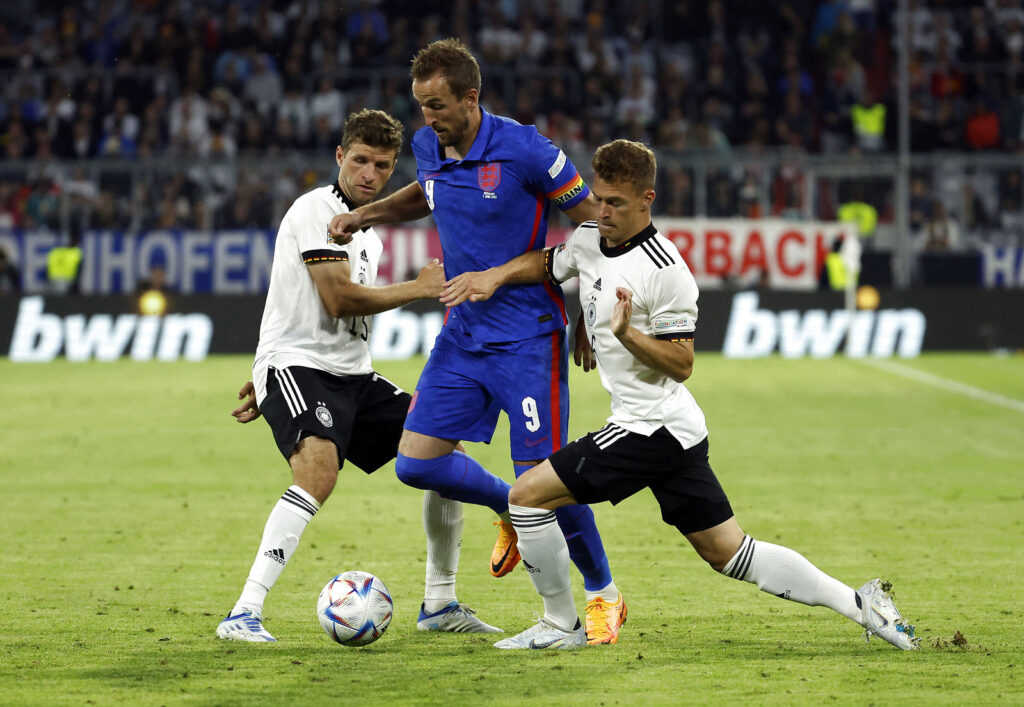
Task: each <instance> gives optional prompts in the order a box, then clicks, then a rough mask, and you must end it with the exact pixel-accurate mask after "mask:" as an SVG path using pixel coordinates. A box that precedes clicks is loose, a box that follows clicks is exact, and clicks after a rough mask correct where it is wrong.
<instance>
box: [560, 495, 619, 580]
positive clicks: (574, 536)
mask: <svg viewBox="0 0 1024 707" xmlns="http://www.w3.org/2000/svg"><path fill="white" fill-rule="evenodd" d="M555 518H557V519H558V527H560V528H561V529H562V534H563V535H565V542H566V544H568V545H569V557H570V559H572V561H573V564H575V565H576V569H578V570H579V571H580V574H582V575H583V586H584V587H585V588H586V589H587V591H590V592H596V591H597V590H599V589H603V588H604V587H607V586H608V585H609V584H610V583H611V581H612V571H611V569H609V567H608V556H607V555H606V554H605V553H604V544H602V542H601V534H600V533H598V532H597V524H596V523H595V522H594V511H592V510H590V506H562V507H561V508H558V509H555Z"/></svg>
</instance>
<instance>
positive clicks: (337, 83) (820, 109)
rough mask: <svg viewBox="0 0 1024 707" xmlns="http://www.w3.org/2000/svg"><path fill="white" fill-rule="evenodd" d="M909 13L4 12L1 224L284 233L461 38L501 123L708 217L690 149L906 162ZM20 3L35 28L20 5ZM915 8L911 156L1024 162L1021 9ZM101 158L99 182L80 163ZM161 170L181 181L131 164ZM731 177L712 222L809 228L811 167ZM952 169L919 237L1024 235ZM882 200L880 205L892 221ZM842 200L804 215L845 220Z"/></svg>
mask: <svg viewBox="0 0 1024 707" xmlns="http://www.w3.org/2000/svg"><path fill="white" fill-rule="evenodd" d="M895 4H896V3H895V2H894V0H780V1H779V2H763V1H761V0H704V1H699V2H683V1H670V0H661V1H654V0H637V1H636V2H631V3H619V2H611V1H609V0H564V1H562V2H557V3H555V2H549V1H548V0H522V1H518V2H517V1H515V0H453V1H449V2H433V1H430V0H415V1H414V0H388V1H386V2H380V1H378V2H374V1H373V0H349V1H346V2H337V1H334V0H331V1H326V2H318V1H316V0H282V1H272V0H263V1H262V2H257V1H255V0H253V1H246V0H237V1H234V2H216V1H215V2H204V3H198V2H192V1H191V0H170V1H168V2H160V3H158V2H154V1H153V0H134V1H133V0H86V1H85V2H82V3H77V4H69V3H59V2H53V1H48V0H40V1H39V2H27V3H24V2H23V3H20V5H19V3H14V4H11V5H8V6H7V8H6V9H4V10H0V76H2V77H3V81H2V84H3V89H2V91H0V228H3V227H19V226H20V227H32V226H36V225H47V226H50V227H56V226H57V225H58V221H59V218H60V216H61V214H60V209H59V208H58V200H59V197H60V196H62V195H63V196H65V197H67V198H68V200H69V202H70V204H71V211H72V213H73V214H80V215H81V218H82V219H83V220H84V221H85V223H84V225H85V226H87V227H91V228H139V229H142V228H154V227H214V228H236V227H246V226H259V227H272V226H276V224H277V222H278V220H279V218H280V216H281V214H282V213H283V209H284V208H285V207H286V206H287V205H288V204H289V203H291V201H292V199H294V197H295V196H296V194H298V193H300V192H301V191H304V190H305V189H308V188H309V187H311V186H313V185H314V184H316V183H317V181H318V179H320V178H321V175H320V174H319V172H318V170H319V169H320V167H319V166H314V165H313V164H312V158H310V157H309V156H308V155H310V154H317V155H322V154H324V150H325V148H326V149H328V150H329V149H330V148H331V147H332V146H333V145H335V144H336V143H337V142H338V136H339V131H340V128H341V125H342V122H343V120H344V117H345V116H346V114H347V113H348V112H349V111H351V110H353V109H357V108H359V107H363V106H372V107H380V108H383V109H386V110H387V111H389V112H390V113H392V114H393V115H395V116H396V117H398V118H399V119H400V120H402V121H403V122H404V123H405V124H406V127H407V135H411V133H412V131H413V130H414V129H415V128H416V127H418V126H419V125H420V124H422V123H421V117H420V114H419V111H418V109H417V107H416V105H415V103H414V101H412V98H411V96H410V95H409V91H408V86H407V84H408V80H407V70H408V65H409V61H410V58H411V57H412V56H413V54H414V53H415V51H416V50H417V49H418V48H419V47H422V46H424V45H426V44H427V43H429V42H430V41H432V40H434V39H437V38H440V37H443V36H450V35H453V36H457V37H459V38H461V39H462V40H463V41H464V42H466V43H467V44H468V45H469V46H471V47H473V48H474V50H475V51H476V52H477V54H478V56H479V57H480V59H481V66H482V68H483V71H484V83H485V85H486V86H488V87H489V89H488V91H487V92H486V93H485V94H484V95H483V96H482V102H483V103H484V105H485V107H487V108H488V109H489V110H491V111H492V112H495V113H499V114H504V115H510V116H512V117H514V118H516V119H517V120H519V121H520V122H522V123H533V124H536V125H537V126H538V128H539V129H540V130H541V132H542V133H543V134H545V135H547V136H548V137H550V138H551V139H552V140H553V141H554V142H555V143H556V144H559V145H562V146H565V147H566V148H567V149H569V150H579V151H581V152H584V151H589V150H592V149H593V148H594V147H595V146H597V145H599V144H601V143H603V142H606V141H607V140H609V139H611V138H615V137H626V138H629V139H634V140H640V141H643V142H645V143H647V144H649V145H651V146H652V147H653V148H655V149H656V150H657V151H658V152H659V154H660V155H667V156H669V157H672V156H677V157H679V158H680V159H677V160H673V159H663V160H662V162H663V163H664V164H665V165H666V167H665V168H664V169H663V170H662V173H661V175H660V184H659V186H660V190H661V194H662V195H663V196H662V198H660V199H659V202H660V209H661V211H662V213H666V214H669V215H674V216H690V215H694V213H695V211H696V210H698V209H697V200H696V196H695V184H694V182H695V178H694V173H693V171H692V170H691V169H689V168H688V167H687V166H686V165H687V163H686V158H687V156H690V157H692V156H694V155H704V156H715V155H724V154H734V155H747V156H750V155H753V156H757V155H760V154H765V153H768V152H773V151H774V152H775V153H779V152H782V153H785V154H787V155H790V156H792V155H808V154H809V155H814V154H824V155H833V154H844V155H845V154H851V153H852V154H871V153H883V152H891V151H892V150H894V149H895V147H896V123H897V121H896V110H895V104H894V100H895V83H894V78H893V77H894V72H893V67H894V66H895V65H896V51H895V48H894V42H895V33H896V12H895ZM26 5H27V6H28V7H29V8H30V9H31V12H27V13H26V12H18V11H17V10H18V7H19V6H26ZM910 5H911V8H912V9H911V17H910V27H911V46H912V56H911V70H910V84H911V85H910V89H911V102H910V110H911V135H912V147H913V149H914V150H915V151H918V152H928V153H931V152H934V151H967V152H974V153H980V152H991V153H1004V152H1006V151H1017V150H1020V149H1021V147H1022V145H1024V140H1022V129H1024V120H1022V116H1024V91H1022V87H1024V71H1022V63H1021V59H1022V51H1024V10H1022V9H1021V2H1020V0H984V2H967V1H958V0H927V1H926V0H916V1H915V0H911V3H910ZM23 9H24V8H23ZM407 149H408V147H406V150H407ZM290 158H293V159H292V161H290V162H288V164H289V165H291V167H290V168H287V169H283V170H282V169H280V168H278V167H277V165H280V163H281V161H282V160H285V161H287V160H288V159H290ZM96 160H100V161H103V162H105V163H107V164H108V166H106V167H103V168H102V169H95V168H92V167H89V168H84V167H82V168H79V167H77V166H76V163H81V164H83V165H86V164H88V165H94V164H95V161H96ZM259 160H274V164H275V168H274V170H273V171H272V172H270V173H269V174H268V173H261V172H260V171H259V170H258V169H246V168H242V167H240V165H247V164H250V163H251V162H252V161H259ZM87 161H88V162H87ZM5 162H7V163H8V164H7V165H6V166H5V164H4V163H5ZM154 162H160V163H161V164H165V165H175V164H180V169H163V170H147V171H145V172H144V174H145V178H139V177H138V174H139V172H138V171H132V167H133V165H139V164H153V163H154ZM15 165H27V166H26V167H25V168H24V169H21V168H20V167H15ZM737 165H738V166H734V167H732V168H729V169H722V170H720V172H718V173H714V174H711V175H710V176H708V181H707V194H706V197H705V198H704V200H703V201H702V203H703V204H704V205H705V209H704V210H705V213H706V214H707V215H709V216H748V217H757V216H764V215H769V214H774V215H790V216H799V215H801V214H806V213H807V210H806V209H805V208H804V207H805V206H806V205H804V204H802V203H801V199H803V198H804V193H803V191H802V185H801V174H800V172H799V170H798V169H791V168H790V169H787V167H786V165H785V164H783V165H782V167H780V168H779V169H777V170H775V172H774V173H773V174H771V175H769V176H768V177H765V176H764V175H762V174H759V173H758V170H757V169H756V168H745V167H744V166H743V163H742V160H741V159H739V158H738V159H737ZM326 167H327V168H330V167H331V165H326ZM328 171H329V170H328ZM938 172H939V170H935V171H934V172H928V173H922V174H919V175H917V176H916V179H915V180H914V195H913V196H912V199H913V201H912V204H911V211H912V219H913V222H914V225H915V231H916V232H917V233H918V234H919V235H920V234H923V233H926V232H927V231H928V229H929V228H931V227H932V226H933V225H934V223H935V222H936V220H937V219H944V220H948V219H949V218H951V215H950V214H949V213H945V212H944V213H939V212H938V210H939V208H940V207H942V204H943V202H946V203H951V202H950V200H949V199H948V198H946V197H947V195H948V194H949V192H950V191H954V192H956V198H955V199H954V200H953V202H955V203H957V204H958V206H957V207H956V208H955V209H953V211H954V215H955V217H956V219H957V224H956V226H957V228H958V229H963V230H964V231H967V232H970V233H975V232H979V231H981V232H984V231H986V230H991V229H998V228H1000V227H1005V228H1009V227H1012V226H1014V225H1019V224H1020V222H1021V221H1022V220H1024V189H1022V180H1021V170H1020V169H1019V168H1000V169H993V170H987V171H981V172H977V173H972V174H967V175H964V176H963V177H962V178H961V179H960V180H959V181H958V182H957V183H956V184H952V185H951V184H949V183H941V184H940V183H939V182H940V180H941V179H942V178H943V177H942V175H941V174H938ZM947 181H948V180H947ZM890 185H891V183H890ZM869 186H870V185H869ZM759 190H767V193H768V194H769V198H768V199H767V200H766V199H764V198H758V194H759ZM890 191H891V188H888V189H887V188H885V187H884V186H883V187H881V188H875V189H873V190H872V189H869V192H873V193H874V198H875V201H876V202H877V203H876V204H875V206H876V207H877V208H878V210H879V211H880V212H881V218H882V220H883V221H884V220H886V219H891V217H892V212H893V205H892V195H891V194H889V193H886V192H890ZM937 195H938V196H941V197H942V198H936V196H937ZM838 201H839V198H836V199H833V202H836V203H831V204H826V205H817V206H816V207H815V208H814V212H815V213H816V215H819V216H821V217H825V218H834V217H835V210H836V207H837V206H838ZM766 202H767V204H766ZM766 205H767V208H766ZM942 208H944V207H942ZM1007 223H1009V224H1010V226H1009V227H1007ZM959 240H962V239H958V242H959ZM925 242H926V243H931V242H932V239H926V241H925ZM935 242H936V243H937V241H935Z"/></svg>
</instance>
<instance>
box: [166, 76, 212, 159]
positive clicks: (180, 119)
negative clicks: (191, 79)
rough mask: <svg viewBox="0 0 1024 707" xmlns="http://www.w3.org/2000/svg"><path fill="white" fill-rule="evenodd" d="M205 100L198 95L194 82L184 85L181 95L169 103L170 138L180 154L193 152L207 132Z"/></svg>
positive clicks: (197, 149)
mask: <svg viewBox="0 0 1024 707" xmlns="http://www.w3.org/2000/svg"><path fill="white" fill-rule="evenodd" d="M207 118H208V116H207V104H206V100H205V99H204V98H203V97H202V96H200V95H199V92H198V86H197V85H196V84H195V83H190V84H188V85H186V87H185V90H184V91H183V92H182V94H181V96H180V97H179V98H177V99H175V100H174V102H172V103H171V108H170V116H169V130H170V139H171V144H172V147H173V149H175V150H176V151H178V152H181V153H182V154H195V153H196V152H198V151H199V146H200V145H201V144H202V143H203V141H204V140H206V138H207V136H208V134H209V125H208V123H207Z"/></svg>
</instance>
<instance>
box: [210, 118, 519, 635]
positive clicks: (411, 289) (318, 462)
mask: <svg viewBox="0 0 1024 707" xmlns="http://www.w3.org/2000/svg"><path fill="white" fill-rule="evenodd" d="M401 145H402V125H401V123H399V122H398V121H397V120H395V119H394V118H392V117H391V116H389V115H388V114H387V113H384V112H382V111H378V110H362V111H360V112H358V113H355V114H353V115H351V116H350V117H349V118H348V120H347V121H346V123H345V129H344V135H343V137H342V142H341V145H340V146H339V147H338V148H337V149H336V151H335V159H336V161H337V163H338V167H339V172H338V181H337V182H335V183H334V184H332V185H330V186H325V187H321V188H319V189H314V190H313V191H310V192H308V193H307V194H304V195H303V196H300V197H299V198H298V199H296V201H295V203H294V204H293V205H292V207H291V208H290V209H289V210H288V212H287V213H286V214H285V216H284V219H283V220H282V222H281V227H280V230H279V231H278V234H277V241H276V244H275V247H274V262H273V266H272V269H271V275H270V288H269V291H268V292H267V302H266V307H265V309H264V312H263V322H262V324H261V326H260V341H259V345H258V346H257V348H256V359H255V362H254V363H253V381H254V383H253V382H249V383H247V384H246V385H245V386H244V387H243V388H242V390H241V391H240V392H239V395H238V397H239V399H242V398H244V399H245V400H244V402H243V403H242V404H241V405H240V406H239V407H238V408H236V409H235V410H234V411H233V412H232V414H233V415H234V416H235V417H236V418H237V419H238V421H239V422H251V421H252V420H254V419H256V418H258V417H259V416H260V415H261V414H262V415H263V416H264V417H265V418H266V420H267V422H268V423H269V424H270V428H271V430H272V431H273V433H274V439H275V440H276V441H277V445H278V448H279V449H280V450H281V453H282V454H283V455H284V457H285V459H287V460H288V464H289V466H290V467H291V470H292V477H293V484H292V485H291V486H290V487H289V488H288V490H287V491H285V493H284V495H283V496H281V498H280V500H279V501H278V502H277V504H276V505H275V506H274V508H273V510H272V511H271V513H270V517H269V518H268V519H267V523H266V526H265V528H264V531H263V539H262V541H261V542H260V547H259V550H258V552H257V553H256V559H255V561H254V562H253V564H252V568H251V569H250V571H249V576H248V579H247V580H246V582H245V586H244V588H243V590H242V593H241V596H240V597H239V598H238V601H237V602H236V603H235V606H234V608H232V610H231V611H230V612H229V613H228V616H227V618H225V619H224V620H223V621H221V623H220V625H219V626H218V627H217V636H218V637H220V638H224V639H229V640H240V641H253V642H273V641H274V640H276V639H275V638H274V637H273V636H272V635H271V634H270V633H269V632H268V631H267V630H266V628H265V627H264V626H263V618H262V617H263V603H264V600H265V598H266V596H267V593H268V592H269V590H270V588H271V587H273V586H274V583H275V582H276V581H277V579H278V577H279V576H280V574H281V571H282V570H283V569H284V567H285V565H286V564H287V563H288V561H289V560H290V559H291V557H292V553H294V552H295V549H296V547H297V546H298V543H299V538H300V536H301V535H302V533H303V531H304V530H305V528H306V526H307V525H308V523H309V522H310V521H311V520H312V518H313V516H314V515H315V514H316V512H317V511H318V510H319V509H320V505H321V504H322V503H323V502H324V501H325V500H327V497H328V496H329V495H330V493H331V491H332V490H333V489H334V485H335V483H336V481H337V478H338V470H339V469H340V468H341V467H342V465H343V464H344V462H345V461H349V462H351V463H352V464H353V465H355V466H357V467H359V468H360V469H362V470H363V471H364V472H366V473H367V474H369V473H371V472H373V471H374V470H376V469H377V468H379V467H381V466H382V465H384V464H386V463H387V462H389V461H391V460H392V459H394V458H395V454H396V452H397V450H398V440H399V438H400V437H401V435H402V426H403V423H404V421H405V416H406V412H407V411H408V409H409V402H410V400H411V398H410V396H409V394H408V393H406V392H404V391H402V390H400V389H399V388H397V387H396V386H395V385H394V384H393V383H391V382H390V381H388V380H386V379H385V378H383V377H381V376H380V375H378V374H377V373H375V372H374V371H373V367H372V363H371V361H370V349H369V347H368V345H367V342H368V339H369V338H370V330H371V321H372V318H371V315H373V314H376V313H378V312H383V311H385V310H388V309H394V308H395V307H400V306H402V305H404V304H408V303H409V302H412V301H414V300H417V299H430V298H434V297H437V296H438V295H439V294H440V291H441V287H442V284H443V282H444V270H443V267H442V266H441V265H440V264H438V262H437V261H436V260H435V261H433V262H432V263H430V264H428V265H427V266H425V267H424V268H423V269H422V270H420V273H419V276H418V277H417V278H416V279H415V280H410V281H408V282H400V283H397V284H393V285H387V286H382V287H377V286H375V281H376V277H377V264H378V262H379V261H380V256H381V252H382V251H383V245H382V243H381V240H380V238H379V237H378V236H377V234H376V233H375V232H374V231H373V229H372V228H366V229H362V230H361V231H358V232H357V233H355V234H354V237H353V238H352V240H351V241H350V242H349V243H347V244H346V245H344V246H340V245H336V244H334V243H332V242H331V240H330V238H329V236H328V234H327V224H328V223H329V222H330V220H331V218H332V217H333V216H335V215H336V214H339V213H345V212H347V211H349V210H350V209H354V208H356V207H357V206H361V205H363V204H366V203H369V202H370V201H372V200H373V199H374V198H375V197H376V196H377V194H378V193H379V192H380V190H381V189H383V188H384V185H385V184H386V183H387V181H388V179H389V178H390V177H391V174H392V172H394V169H395V161H396V160H397V158H398V151H399V149H400V148H401ZM495 481H496V482H499V483H504V482H501V481H500V480H499V479H495ZM423 519H424V527H425V529H426V531H427V587H426V593H425V601H434V602H436V603H440V604H442V605H443V607H446V608H445V610H444V611H441V610H439V611H437V615H438V618H436V619H435V620H434V621H433V623H431V625H430V626H429V627H420V628H423V629H424V630H438V631H455V632H483V633H493V632H498V631H499V630H500V629H497V628H495V627H493V626H490V625H488V624H486V623H484V622H483V621H481V620H480V619H478V618H477V617H476V616H475V615H474V614H473V611H472V610H471V609H469V608H467V607H466V606H465V605H463V604H460V603H459V602H458V601H457V600H455V572H456V569H457V567H458V556H459V546H460V543H461V540H462V504H461V503H460V502H458V501H455V500H450V499H447V498H442V497H441V496H439V495H438V494H437V493H435V492H433V491H428V492H426V493H425V495H424V501H423Z"/></svg>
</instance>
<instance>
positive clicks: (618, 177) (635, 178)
mask: <svg viewBox="0 0 1024 707" xmlns="http://www.w3.org/2000/svg"><path fill="white" fill-rule="evenodd" d="M590 164H591V166H592V167H593V168H594V175H595V176H597V177H600V178H601V179H603V180H604V181H606V182H620V183H622V182H628V183H629V184H632V185H633V187H634V188H635V189H636V193H637V194H643V193H644V192H645V191H647V190H648V189H654V180H655V177H656V176H657V173H658V163H657V161H656V160H655V159H654V153H653V152H651V150H650V148H649V147H647V145H643V144H641V143H639V142H633V141H631V140H613V141H612V142H609V143H608V144H606V145H601V147H599V148H597V152H595V153H594V159H593V161H592V162H591V163H590Z"/></svg>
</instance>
